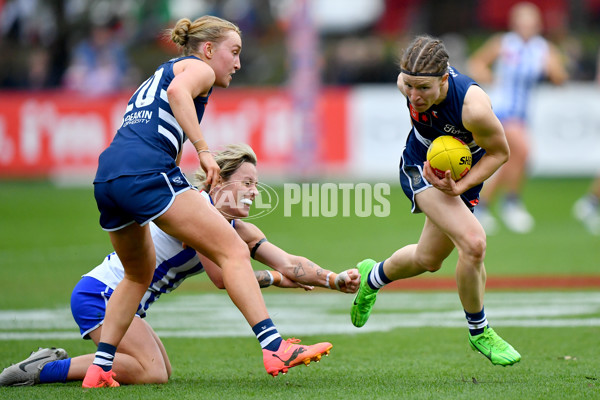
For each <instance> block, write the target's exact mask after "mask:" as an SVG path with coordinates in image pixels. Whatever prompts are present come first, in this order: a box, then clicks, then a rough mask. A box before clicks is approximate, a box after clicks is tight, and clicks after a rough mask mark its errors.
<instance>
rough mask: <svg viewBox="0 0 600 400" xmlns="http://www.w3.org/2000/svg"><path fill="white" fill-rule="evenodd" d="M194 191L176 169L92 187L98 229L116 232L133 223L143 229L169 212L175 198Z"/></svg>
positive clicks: (114, 180)
mask: <svg viewBox="0 0 600 400" xmlns="http://www.w3.org/2000/svg"><path fill="white" fill-rule="evenodd" d="M189 189H195V188H194V187H193V186H192V185H191V184H190V183H189V182H188V180H187V178H186V177H185V175H184V174H183V172H181V169H179V167H175V168H173V169H171V170H170V171H168V172H167V173H164V172H153V173H148V174H144V175H131V176H130V175H128V176H121V177H118V178H115V179H113V180H110V181H108V182H97V183H94V196H95V197H96V203H97V205H98V210H99V211H100V226H102V229H104V230H105V231H116V230H119V229H121V228H124V227H126V226H128V225H131V224H132V223H134V222H137V223H138V224H140V225H145V224H147V223H148V222H150V221H152V220H153V219H155V218H158V217H160V216H161V215H162V214H163V213H164V212H165V211H167V210H168V209H169V207H170V206H171V204H173V201H174V200H175V196H177V195H178V194H180V193H183V192H185V191H186V190H189Z"/></svg>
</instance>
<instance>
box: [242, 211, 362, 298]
mask: <svg viewBox="0 0 600 400" xmlns="http://www.w3.org/2000/svg"><path fill="white" fill-rule="evenodd" d="M235 226H236V231H237V232H238V234H239V235H240V237H241V238H242V239H243V240H244V241H245V242H246V243H247V244H248V248H249V249H250V252H251V255H252V257H253V258H254V259H255V260H257V261H259V262H261V263H263V264H265V265H267V266H269V267H271V268H273V269H274V270H276V271H279V272H281V273H282V274H283V275H284V276H285V277H287V278H289V279H291V280H292V281H294V282H298V283H301V284H304V285H311V286H321V287H326V288H330V289H333V290H339V291H341V292H345V293H354V292H356V291H357V290H358V286H359V284H360V275H359V273H358V270H356V269H351V270H347V271H344V272H342V273H340V274H337V273H335V272H333V271H329V270H326V269H324V268H321V267H320V266H319V265H317V264H315V263H314V262H312V261H311V260H309V259H307V258H306V257H302V256H296V255H293V254H289V253H287V252H286V251H284V250H283V249H281V248H279V247H277V246H276V245H274V244H273V243H270V242H268V241H267V240H265V235H264V233H263V232H262V231H261V230H260V229H259V228H258V227H257V226H256V225H254V224H251V223H249V222H244V221H239V220H238V221H236V224H235Z"/></svg>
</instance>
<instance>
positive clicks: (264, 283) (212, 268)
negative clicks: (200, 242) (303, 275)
mask: <svg viewBox="0 0 600 400" xmlns="http://www.w3.org/2000/svg"><path fill="white" fill-rule="evenodd" d="M197 254H198V257H199V258H200V261H201V262H202V266H203V267H204V271H205V272H206V275H208V277H209V278H210V280H211V281H212V283H213V284H214V285H215V286H216V287H217V289H225V283H224V282H223V273H222V271H221V268H220V267H219V266H218V265H217V264H215V263H214V262H212V261H211V260H209V259H208V258H206V257H205V256H204V255H202V254H201V253H197ZM254 276H256V280H257V281H258V285H259V286H260V287H261V288H266V287H269V286H277V287H281V288H303V289H304V290H312V289H314V288H313V287H312V286H307V285H303V284H301V283H298V282H294V281H292V280H291V279H289V278H287V277H286V276H284V275H283V274H282V273H280V272H278V271H266V270H261V271H254Z"/></svg>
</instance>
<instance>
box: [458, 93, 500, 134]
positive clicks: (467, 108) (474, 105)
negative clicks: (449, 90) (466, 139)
mask: <svg viewBox="0 0 600 400" xmlns="http://www.w3.org/2000/svg"><path fill="white" fill-rule="evenodd" d="M462 120H463V125H464V126H465V128H467V129H469V130H470V131H473V130H474V129H475V130H476V129H477V127H481V126H487V125H489V124H495V121H497V118H496V115H495V114H494V111H493V109H492V102H491V100H490V97H489V96H488V94H487V93H486V92H485V91H484V90H483V89H482V88H481V87H479V86H477V85H471V86H470V87H469V89H468V90H467V93H466V94H465V100H464V103H463V109H462Z"/></svg>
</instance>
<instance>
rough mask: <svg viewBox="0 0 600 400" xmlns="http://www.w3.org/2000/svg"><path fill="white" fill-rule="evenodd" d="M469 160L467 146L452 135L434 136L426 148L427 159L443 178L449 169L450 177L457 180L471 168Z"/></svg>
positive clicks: (469, 154) (469, 151) (434, 170)
mask: <svg viewBox="0 0 600 400" xmlns="http://www.w3.org/2000/svg"><path fill="white" fill-rule="evenodd" d="M471 160H472V156H471V150H470V149H469V146H467V145H466V144H465V143H464V142H463V141H462V140H460V139H457V138H455V137H454V136H449V135H447V136H440V137H438V138H436V139H435V140H434V141H433V142H431V145H430V146H429V149H428V150H427V161H429V164H430V165H431V168H433V172H435V174H436V175H437V176H438V177H439V178H441V179H443V178H444V174H445V172H446V171H448V170H450V172H451V173H452V179H454V180H455V181H457V180H459V179H460V178H462V177H463V176H465V175H466V174H467V172H469V170H470V169H471Z"/></svg>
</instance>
